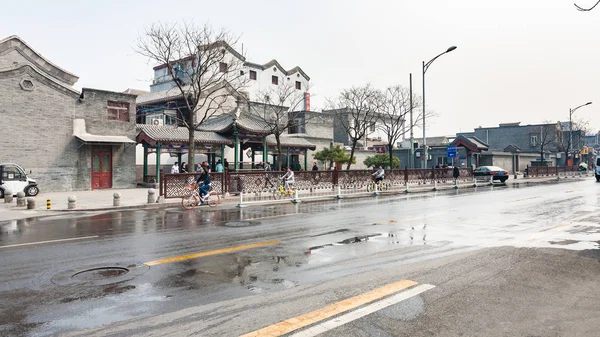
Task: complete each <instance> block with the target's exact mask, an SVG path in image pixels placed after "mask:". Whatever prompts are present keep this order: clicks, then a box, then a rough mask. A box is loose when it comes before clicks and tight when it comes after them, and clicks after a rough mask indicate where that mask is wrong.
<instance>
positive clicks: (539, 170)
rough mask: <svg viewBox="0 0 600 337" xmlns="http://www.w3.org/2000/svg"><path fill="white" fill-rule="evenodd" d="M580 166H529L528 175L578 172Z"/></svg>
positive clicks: (555, 174) (541, 175) (544, 175)
mask: <svg viewBox="0 0 600 337" xmlns="http://www.w3.org/2000/svg"><path fill="white" fill-rule="evenodd" d="M578 169H579V167H578V166H528V167H527V176H528V177H548V176H557V175H559V174H561V173H564V174H567V173H570V172H577V171H578Z"/></svg>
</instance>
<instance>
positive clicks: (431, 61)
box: [411, 46, 456, 168]
mask: <svg viewBox="0 0 600 337" xmlns="http://www.w3.org/2000/svg"><path fill="white" fill-rule="evenodd" d="M454 49H456V46H451V47H450V48H448V49H447V50H446V51H445V52H443V53H441V54H439V55H438V56H436V57H434V58H432V59H431V60H429V62H427V63H425V61H423V168H427V160H428V159H429V154H428V152H427V138H425V72H427V69H429V66H430V65H431V64H432V63H433V61H435V60H436V59H437V58H438V57H440V56H442V55H444V54H446V53H449V52H451V51H453V50H454ZM411 146H412V145H411Z"/></svg>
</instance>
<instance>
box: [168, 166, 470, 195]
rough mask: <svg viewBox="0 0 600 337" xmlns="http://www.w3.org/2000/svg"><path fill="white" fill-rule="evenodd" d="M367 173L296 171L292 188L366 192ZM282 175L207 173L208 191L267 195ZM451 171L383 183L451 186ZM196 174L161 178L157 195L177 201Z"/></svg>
mask: <svg viewBox="0 0 600 337" xmlns="http://www.w3.org/2000/svg"><path fill="white" fill-rule="evenodd" d="M373 172H374V171H371V170H350V171H337V170H336V171H297V172H294V187H295V188H296V189H298V190H313V191H314V190H319V189H333V188H334V187H335V186H336V185H340V187H341V188H344V189H361V188H366V186H367V184H368V183H369V182H370V180H371V174H373ZM284 174H285V172H276V171H267V172H264V171H255V172H227V173H211V177H212V178H211V184H212V190H213V191H214V192H216V193H219V194H225V193H227V192H229V193H233V194H237V193H240V192H242V191H243V192H245V193H254V192H270V191H273V190H274V189H276V188H278V187H279V184H280V182H281V177H282V176H283V175H284ZM452 174H453V169H452V168H440V169H400V170H386V171H385V181H386V182H387V183H388V184H390V185H392V186H400V185H404V184H406V183H408V184H417V183H418V184H426V183H433V182H434V181H436V182H438V183H451V182H454V177H453V176H452ZM198 176H199V174H197V173H181V174H163V175H162V176H161V183H160V195H162V196H164V197H165V198H180V197H182V196H184V195H186V194H187V193H188V192H186V190H185V187H186V186H188V185H191V184H193V183H195V181H196V178H197V177H198ZM470 179H473V171H472V170H471V169H460V177H459V181H468V180H470Z"/></svg>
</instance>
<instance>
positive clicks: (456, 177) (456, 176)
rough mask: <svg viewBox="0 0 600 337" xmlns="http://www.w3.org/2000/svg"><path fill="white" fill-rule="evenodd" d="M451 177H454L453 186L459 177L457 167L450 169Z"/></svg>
mask: <svg viewBox="0 0 600 337" xmlns="http://www.w3.org/2000/svg"><path fill="white" fill-rule="evenodd" d="M452 176H453V177H454V184H456V180H457V179H458V177H459V176H460V170H459V168H458V166H454V169H452Z"/></svg>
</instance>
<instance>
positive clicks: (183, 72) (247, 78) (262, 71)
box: [136, 42, 310, 165]
mask: <svg viewBox="0 0 600 337" xmlns="http://www.w3.org/2000/svg"><path fill="white" fill-rule="evenodd" d="M211 48H220V49H221V51H222V52H223V53H224V58H223V61H222V62H220V64H219V65H218V66H217V65H215V66H214V69H211V70H210V71H209V72H212V73H218V72H227V69H229V70H231V69H233V68H230V67H234V68H236V69H240V73H239V74H238V73H233V72H231V71H230V72H229V74H228V76H229V77H231V78H230V79H227V80H228V81H230V82H232V81H233V80H235V78H239V79H241V80H242V81H243V82H244V84H245V85H244V86H243V88H242V89H241V91H243V92H244V93H245V94H246V95H247V97H248V98H249V99H250V101H258V102H261V101H263V100H264V95H265V94H269V93H271V92H276V91H277V90H278V88H281V86H290V87H291V88H293V89H294V90H296V91H298V94H297V95H293V97H291V99H290V100H294V101H297V98H298V97H302V98H303V100H302V102H300V104H293V103H295V102H288V101H286V102H285V103H286V104H285V105H284V106H293V110H295V111H303V110H308V111H310V93H309V88H310V86H309V84H310V77H309V76H308V75H307V74H306V73H305V72H304V71H303V70H302V69H301V68H300V67H298V66H296V67H293V68H290V69H288V70H286V69H285V68H284V67H283V66H282V65H281V64H280V63H279V62H278V61H277V60H275V59H273V60H271V61H269V62H267V63H264V64H259V63H254V62H250V61H249V60H247V59H246V57H245V56H244V55H242V54H240V53H239V52H238V51H236V50H235V49H233V48H231V46H229V45H228V44H226V43H224V42H220V43H215V44H214V45H213V47H211ZM200 58H201V57H200ZM198 59H199V57H198V56H188V57H185V58H183V59H180V60H175V61H173V63H174V64H173V63H171V64H173V67H172V68H173V71H174V72H175V73H176V75H177V77H178V78H180V79H181V81H183V82H182V83H184V84H185V83H186V80H188V81H189V75H188V74H189V73H191V72H192V71H193V68H194V67H193V65H194V64H195V63H194V62H197V61H198ZM153 71H154V79H153V81H152V84H151V85H150V92H149V93H145V94H141V95H139V96H138V97H137V100H136V103H137V107H138V118H137V123H142V124H155V125H173V126H175V125H177V124H178V115H177V113H178V112H177V109H176V108H174V106H173V102H174V101H177V100H181V93H180V91H179V89H178V88H177V85H176V83H175V82H174V81H173V78H172V76H171V75H170V74H169V73H168V71H169V70H168V67H167V65H166V64H162V65H158V66H156V67H154V68H153ZM188 83H189V82H188ZM223 90H225V89H223ZM220 103H221V102H219V104H218V105H219V106H220V110H219V111H218V112H217V113H215V114H214V115H215V116H216V115H219V114H221V113H226V112H229V111H232V110H233V109H234V108H235V107H236V98H235V97H234V96H232V95H228V96H226V102H225V103H224V104H220ZM277 103H280V102H277ZM175 105H176V104H175ZM205 114H206V108H203V109H199V110H198V111H197V112H196V119H197V120H198V119H199V118H201V116H204V115H205ZM232 152H233V150H231V149H229V148H228V149H226V157H227V159H228V160H229V161H230V162H233V157H232ZM186 157H187V155H186V156H185V157H184V158H185V159H187V158H186ZM148 158H149V159H148V160H149V162H151V163H154V162H155V155H154V154H151V155H149V157H148ZM205 159H206V158H205V156H204V155H197V158H196V162H198V161H199V160H205ZM142 161H143V154H142V146H141V145H138V146H137V164H138V165H141V164H142ZM175 161H176V158H175V157H170V156H169V155H168V154H162V155H161V162H162V163H164V164H172V163H173V162H175ZM185 161H188V160H185Z"/></svg>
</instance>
